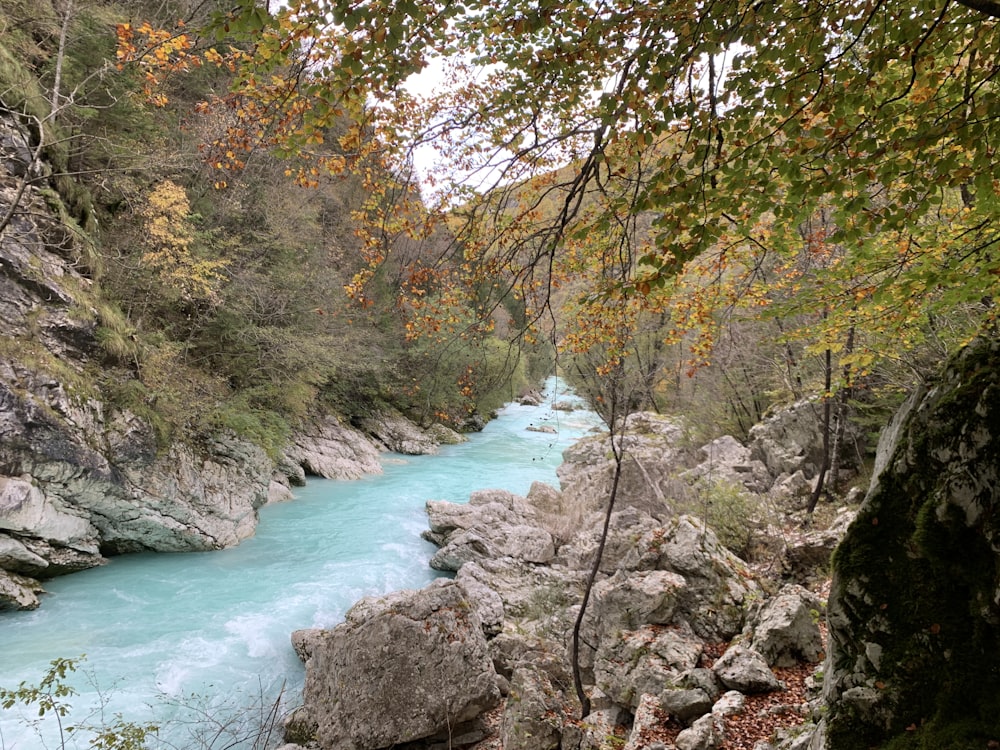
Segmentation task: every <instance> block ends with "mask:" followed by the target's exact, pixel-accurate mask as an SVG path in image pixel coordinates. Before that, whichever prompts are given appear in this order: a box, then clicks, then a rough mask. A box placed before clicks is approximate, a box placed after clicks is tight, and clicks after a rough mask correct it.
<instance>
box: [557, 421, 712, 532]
mask: <svg viewBox="0 0 1000 750" xmlns="http://www.w3.org/2000/svg"><path fill="white" fill-rule="evenodd" d="M608 439H609V438H608V435H607V434H603V435H596V436H593V437H587V438H584V439H582V440H579V441H577V442H576V443H575V444H574V445H573V446H571V447H570V448H568V449H567V450H566V451H564V452H563V463H562V465H561V466H560V467H559V468H558V470H557V474H558V476H559V484H560V487H561V488H562V491H563V492H564V493H567V494H570V495H572V496H573V498H574V501H575V502H576V503H577V504H578V505H579V506H580V507H582V508H587V509H589V510H603V508H604V504H605V503H606V502H607V498H608V494H609V492H610V489H611V483H612V481H613V478H614V473H615V462H614V460H613V458H612V451H611V449H610V446H609V444H608ZM620 439H621V447H622V449H623V450H624V452H625V460H624V461H623V463H622V471H621V476H620V478H619V482H618V501H617V505H618V507H619V508H621V509H624V508H625V507H627V506H635V507H637V508H639V509H641V510H644V511H646V512H647V513H649V514H650V515H653V516H655V517H657V518H666V517H667V516H669V515H670V514H671V513H672V512H673V507H672V502H671V500H672V497H673V496H674V495H675V494H676V493H675V492H674V489H675V488H676V487H677V484H678V482H679V480H678V479H677V474H678V473H679V472H681V471H683V470H684V469H688V468H690V467H691V466H693V465H694V464H696V463H697V460H696V454H695V452H694V451H692V450H690V449H689V448H688V447H687V446H686V444H685V440H684V428H683V425H682V424H681V422H679V421H678V420H677V419H675V418H672V417H666V416H663V415H659V414H651V413H647V412H639V413H636V414H631V415H629V417H628V419H627V420H626V422H625V425H624V427H623V429H622V430H621V438H620Z"/></svg>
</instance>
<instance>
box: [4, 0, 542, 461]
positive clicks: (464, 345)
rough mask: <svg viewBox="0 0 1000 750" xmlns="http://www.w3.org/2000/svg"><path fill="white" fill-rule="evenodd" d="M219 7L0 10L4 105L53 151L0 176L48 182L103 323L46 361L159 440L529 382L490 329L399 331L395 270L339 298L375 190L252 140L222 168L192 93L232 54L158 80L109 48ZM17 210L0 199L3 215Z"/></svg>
mask: <svg viewBox="0 0 1000 750" xmlns="http://www.w3.org/2000/svg"><path fill="white" fill-rule="evenodd" d="M220 7H221V6H220ZM214 10H215V8H214V7H213V6H212V4H211V3H207V4H206V3H199V4H195V3H191V4H188V3H184V2H181V3H144V2H121V3H105V2H89V1H87V0H80V1H78V2H58V1H57V2H50V1H49V0H42V2H37V3H36V2H32V3H28V2H11V3H4V5H3V8H2V9H0V28H2V30H3V33H2V37H0V105H2V107H3V108H4V110H6V112H7V114H8V116H12V117H14V118H15V119H16V120H17V121H19V122H20V123H21V124H22V125H24V126H26V127H27V128H28V129H29V130H30V132H31V134H32V143H31V147H32V148H34V149H35V150H36V151H37V154H33V156H34V155H37V156H38V157H39V158H40V159H42V160H44V162H45V163H47V164H48V165H50V169H51V171H50V172H46V173H44V174H28V175H24V176H23V177H22V179H21V180H18V181H14V182H12V183H11V184H10V185H8V186H7V188H6V189H8V190H10V191H11V193H12V194H14V192H15V191H17V190H18V189H21V190H23V189H24V184H27V185H30V186H31V187H33V188H42V189H44V190H48V191H50V195H51V203H52V205H53V206H56V207H58V210H59V211H60V212H61V214H62V223H63V225H64V227H65V231H66V236H67V239H66V242H69V243H72V252H73V253H75V254H76V259H75V263H74V265H75V268H76V269H77V270H79V271H80V273H81V274H82V275H83V276H84V277H85V278H86V279H88V280H89V281H91V282H93V283H91V284H86V285H85V289H84V290H81V293H82V294H83V296H82V297H80V299H81V300H84V303H83V304H82V305H81V308H82V309H80V310H79V311H78V313H77V314H78V315H81V316H84V317H92V318H94V319H95V320H96V323H97V324H98V328H97V337H98V340H99V342H100V345H101V352H100V355H99V357H98V361H96V362H89V363H87V365H86V366H85V367H83V369H81V368H80V367H78V366H76V365H74V366H73V367H71V368H67V366H66V365H65V363H63V364H62V365H60V363H59V362H57V361H55V360H54V359H51V358H49V361H48V364H47V367H48V369H49V371H50V373H51V374H53V375H55V376H57V377H59V376H63V375H65V377H61V379H62V380H68V381H69V383H70V384H75V385H76V387H77V388H78V395H79V396H80V397H85V396H88V395H96V394H100V397H101V398H103V399H106V400H109V401H110V402H111V403H113V404H116V405H118V406H120V407H124V408H128V409H129V410H131V411H134V412H136V413H139V414H141V415H142V416H144V417H146V418H147V419H149V420H151V421H152V422H153V423H154V424H155V425H156V428H157V432H158V434H159V439H160V441H161V445H164V446H165V445H167V444H169V442H170V441H172V440H178V439H192V438H197V436H199V435H205V434H211V433H213V432H216V431H219V430H229V431H233V432H235V433H236V434H238V435H240V436H243V437H247V438H249V439H251V440H253V441H255V442H257V443H258V444H260V445H262V446H263V447H265V448H267V449H268V450H272V451H279V450H280V448H281V446H282V444H283V441H284V440H286V439H287V436H288V432H289V429H290V427H292V426H294V425H295V424H296V423H297V422H298V421H299V420H300V419H302V418H303V417H304V416H306V415H307V414H310V413H319V412H329V413H336V414H341V415H343V416H344V417H345V418H349V419H355V420H357V419H360V418H363V417H364V416H365V415H366V414H368V413H370V412H372V411H376V410H378V409H379V408H381V407H384V406H386V405H392V406H395V407H398V408H401V409H403V410H404V411H406V412H408V413H409V414H411V415H412V416H413V417H415V418H416V419H417V420H418V421H420V420H423V421H428V422H429V421H441V420H443V421H446V422H449V423H451V424H453V425H454V426H457V427H463V426H464V425H465V424H466V420H467V419H468V418H469V417H470V416H471V415H473V414H476V413H482V414H488V413H489V411H490V410H491V409H494V408H496V407H497V406H499V405H500V404H501V403H503V402H504V401H505V400H507V399H509V398H510V397H511V396H512V395H513V394H514V393H515V392H516V390H517V389H520V388H523V387H524V386H525V384H526V383H527V374H528V371H527V368H526V364H525V362H524V361H523V360H522V361H517V359H516V358H514V357H511V356H510V354H509V351H508V348H507V346H506V343H505V342H504V341H501V340H500V339H497V338H495V337H493V336H490V335H486V334H482V333H479V334H475V335H467V336H464V337H462V338H458V337H453V338H449V339H448V340H445V339H444V338H443V337H442V338H441V339H440V340H430V339H423V340H420V341H419V342H415V341H412V340H410V339H411V338H412V337H408V336H407V327H406V326H407V322H408V313H407V311H406V310H404V309H402V308H400V307H398V306H397V305H396V304H395V300H394V293H393V286H394V284H395V283H396V280H395V279H394V278H393V272H392V271H391V269H386V271H385V272H384V278H383V280H382V281H381V282H380V283H381V286H382V288H383V290H384V291H383V292H382V293H381V295H377V294H376V295H375V296H373V297H371V298H370V299H369V300H368V304H358V303H356V302H353V301H352V300H350V299H349V298H348V296H347V294H346V293H345V291H344V287H345V285H346V284H347V283H349V282H350V280H351V279H352V277H353V276H354V274H355V273H356V272H357V271H358V270H359V268H360V266H361V264H362V262H363V261H362V259H361V254H360V252H359V250H360V244H361V239H359V238H358V236H357V231H356V230H357V228H358V223H359V222H358V216H359V215H360V214H361V213H363V212H364V211H366V210H369V209H370V208H371V202H372V200H378V198H373V196H372V192H371V191H370V190H369V189H368V188H367V187H366V185H365V184H364V180H363V179H362V177H360V176H358V175H354V174H350V173H345V174H342V175H336V176H332V175H329V174H327V175H326V176H325V177H319V178H318V179H315V180H312V181H310V184H309V185H303V184H301V180H299V181H297V180H296V179H295V178H296V175H295V174H290V172H291V171H292V170H291V169H290V168H289V164H288V162H287V161H284V160H282V159H281V158H280V156H279V155H276V154H275V153H273V152H269V151H268V149H266V148H264V147H260V148H254V149H252V150H251V151H250V152H247V153H245V154H241V157H242V159H241V163H240V165H239V169H234V170H233V171H232V173H231V174H230V175H229V177H228V179H227V180H225V185H223V184H222V183H221V181H220V180H219V178H218V175H217V174H215V170H214V169H213V168H212V165H211V163H210V162H209V158H208V157H209V156H210V151H211V143H212V142H213V140H216V139H218V138H219V137H221V136H222V135H224V134H225V132H226V130H227V128H230V127H231V126H232V122H230V121H227V119H226V113H225V112H220V111H218V110H212V111H208V110H203V109H201V108H200V106H199V104H200V103H203V102H207V101H211V100H212V99H213V97H215V96H217V95H218V94H219V93H221V92H225V91H226V89H227V87H228V86H229V84H230V79H231V77H232V74H231V73H230V72H229V71H228V70H227V69H225V68H217V67H214V66H200V67H197V68H192V69H190V70H187V71H184V72H183V74H180V73H178V74H177V75H174V76H171V77H170V78H169V80H164V81H162V83H163V85H164V89H165V91H166V95H164V94H161V95H160V97H161V98H154V97H150V96H148V95H147V92H146V91H145V90H144V87H145V86H147V85H148V83H149V82H148V80H145V79H144V78H143V75H142V71H141V70H139V69H138V68H136V67H134V66H133V67H121V66H119V65H118V64H117V58H116V56H117V50H118V43H119V39H118V37H117V36H116V29H120V28H121V25H122V24H127V23H128V22H129V21H131V20H133V19H136V20H137V19H144V20H146V21H151V22H153V23H160V24H170V25H173V24H174V23H176V22H177V21H178V20H179V19H186V21H187V23H189V24H190V25H192V27H193V26H196V25H197V24H198V23H203V22H205V21H206V19H207V18H208V15H209V14H210V13H211V12H212V11H214ZM261 127H266V126H265V125H262V126H261ZM346 131H347V125H346V123H345V122H343V121H340V120H333V121H331V122H330V124H329V126H328V127H327V128H326V130H325V138H324V142H323V144H322V145H321V147H320V148H321V150H322V153H324V154H325V155H326V156H327V157H335V156H337V155H339V154H340V153H341V152H342V151H343V148H342V146H341V145H340V142H339V139H340V137H341V136H343V135H344V134H345V132H346ZM385 200H390V198H385ZM23 208H24V207H23V205H22V206H19V204H18V201H16V200H15V201H14V202H12V203H10V204H9V205H7V204H6V203H5V208H4V210H5V212H6V213H7V214H8V215H7V216H5V217H0V218H2V219H3V220H4V224H5V225H7V224H9V223H10V220H11V218H12V217H13V218H16V217H17V213H18V211H19V210H23ZM397 243H398V245H399V248H400V249H402V248H403V246H404V245H405V244H406V241H405V240H404V239H402V238H401V239H398V240H397ZM373 288H374V285H373ZM13 338H14V340H12V341H11V342H9V343H8V344H6V347H7V348H8V349H11V350H12V351H11V352H10V353H11V354H12V355H13V356H14V358H15V359H16V358H17V357H22V358H31V356H32V351H33V350H34V352H35V355H37V356H36V357H35V359H38V358H39V357H42V352H41V351H40V349H39V347H38V345H37V342H35V341H32V338H31V336H30V335H28V336H15V337H13ZM60 367H62V369H63V370H66V369H75V370H77V372H75V373H74V376H73V377H72V378H69V377H68V374H67V373H63V372H61V371H60V372H53V370H57V369H59V368H60ZM542 367H544V365H542ZM535 374H537V373H535Z"/></svg>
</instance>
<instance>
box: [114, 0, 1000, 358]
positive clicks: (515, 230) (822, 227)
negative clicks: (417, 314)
mask: <svg viewBox="0 0 1000 750" xmlns="http://www.w3.org/2000/svg"><path fill="white" fill-rule="evenodd" d="M998 17H1000V5H998V4H996V3H993V2H974V1H972V0H969V1H968V2H953V1H950V0H946V2H908V3H901V2H887V1H884V0H883V1H879V0H853V1H847V2H837V3H805V4H803V3H800V2H791V1H787V2H739V1H737V2H718V1H716V0H681V1H678V2H661V3H656V4H644V3H633V2H624V1H623V0H610V1H609V0H535V1H534V2H524V1H523V0H500V1H499V2H495V1H494V0H490V2H485V1H484V0H467V1H466V2H461V3H456V2H452V1H451V0H399V1H390V0H351V1H350V2H348V1H347V0H291V1H290V2H288V3H283V4H281V5H280V6H273V7H270V8H268V7H264V6H261V5H260V4H259V3H257V2H255V1H254V0H242V1H241V2H239V3H237V4H236V5H235V6H233V8H232V10H231V11H229V12H228V13H225V14H223V13H218V14H216V15H215V16H213V17H212V18H211V20H210V21H209V22H208V23H207V24H206V25H204V26H203V28H202V32H203V39H204V38H206V37H205V36H204V35H206V34H207V38H208V40H209V41H212V39H213V38H214V39H215V40H216V41H218V42H219V44H218V46H217V47H212V48H211V49H208V50H203V51H202V52H201V53H200V54H201V55H202V56H203V59H204V61H206V62H209V63H214V64H216V65H220V66H221V65H227V66H229V68H230V69H231V70H233V71H234V72H235V73H236V78H235V83H234V85H233V87H232V88H231V90H230V91H229V92H228V93H227V94H225V95H224V96H221V97H220V98H219V100H218V101H217V102H216V103H215V106H221V107H225V108H227V109H226V111H227V112H228V117H229V118H230V119H231V121H232V122H233V123H234V124H235V125H240V127H239V128H236V130H233V128H232V127H231V128H230V129H229V131H227V133H226V135H225V136H224V137H222V138H220V139H219V140H217V141H216V142H215V144H214V148H215V149H216V151H215V152H213V153H216V152H218V153H219V154H221V156H219V157H213V162H212V163H213V165H214V167H216V168H217V169H218V170H220V171H225V170H227V169H230V168H233V167H234V166H236V167H238V166H240V164H241V163H242V157H241V153H249V152H250V151H252V149H253V148H254V147H256V145H259V144H261V143H266V144H267V145H271V146H277V147H278V148H279V150H282V151H283V152H284V153H286V154H288V155H290V156H292V157H294V158H297V159H298V160H299V162H298V164H297V165H296V166H294V167H290V168H289V171H290V172H291V173H293V174H297V175H298V176H299V177H300V180H301V181H303V182H304V183H306V184H308V183H309V182H310V180H313V179H315V177H316V175H318V174H320V173H325V172H329V171H333V172H338V171H341V170H344V169H347V168H350V167H352V166H353V167H354V168H358V169H360V171H361V172H362V173H363V174H366V175H368V177H369V178H371V179H370V180H369V182H368V183H367V185H368V187H369V188H371V189H372V190H373V195H374V198H373V199H372V200H371V201H370V202H369V206H368V208H367V218H368V227H369V230H368V233H367V235H366V244H365V248H366V250H365V252H366V257H367V259H368V261H369V262H370V264H371V267H370V268H369V270H368V271H367V272H363V273H362V274H360V275H359V276H358V277H357V278H356V279H355V282H354V284H353V285H352V290H353V291H354V292H355V294H356V295H357V296H358V297H363V295H364V284H365V283H366V282H368V281H369V280H370V279H371V278H372V277H373V276H374V274H375V271H374V269H375V268H376V267H379V266H381V265H383V264H384V263H386V262H387V260H388V256H389V255H390V254H391V252H392V249H391V248H392V246H391V243H389V242H388V241H387V238H390V237H396V236H398V235H399V234H409V235H410V236H412V237H415V238H421V237H426V236H428V235H429V234H430V230H429V229H428V225H429V224H433V223H434V222H446V226H447V229H448V231H449V232H450V233H451V236H452V237H453V242H452V243H450V244H449V245H448V247H447V248H446V249H442V245H441V243H438V244H437V246H436V248H435V250H434V251H433V252H427V253H424V254H422V255H420V254H418V255H417V256H412V255H411V257H410V258H409V259H408V261H407V264H406V265H407V267H408V269H409V271H408V273H409V276H408V277H407V278H406V279H405V283H403V284H402V285H401V288H402V289H403V291H404V293H406V294H407V295H408V304H410V305H412V306H413V307H414V309H422V310H424V311H425V313H426V311H427V310H428V309H433V308H428V307H427V305H428V300H430V299H431V298H432V297H433V298H435V299H437V300H438V304H440V305H441V306H442V307H443V308H447V307H448V306H449V305H451V304H453V302H454V300H453V299H452V298H451V297H450V296H449V295H453V294H455V292H454V290H455V289H458V288H459V287H463V288H464V289H465V291H464V292H463V294H465V295H466V297H465V301H466V302H470V301H471V302H472V303H474V307H475V308H476V309H478V310H479V311H480V313H481V314H482V315H483V316H484V317H489V316H491V315H493V316H494V317H495V312H496V310H497V309H498V307H499V305H500V304H501V302H502V301H503V300H508V301H509V300H510V299H512V298H513V299H516V300H518V301H519V303H520V304H521V305H522V307H523V308H524V309H523V310H522V311H521V312H522V315H521V317H520V320H522V321H529V322H530V321H532V320H538V319H540V318H541V317H542V316H543V315H544V313H545V312H546V311H547V310H549V309H550V308H551V306H552V302H553V299H554V298H556V299H570V298H571V299H572V300H573V309H574V310H575V311H576V313H578V315H577V317H576V320H577V324H576V327H575V329H572V330H567V331H565V332H564V333H563V334H562V335H563V341H564V343H565V344H566V345H567V346H569V347H570V348H575V349H576V350H578V351H588V352H590V351H593V348H594V346H595V343H596V342H599V341H601V342H604V345H605V347H606V349H607V353H608V357H607V362H609V363H611V364H612V365H613V364H614V363H615V362H617V361H619V359H620V356H621V355H622V354H623V353H624V352H625V350H627V349H630V348H632V349H634V348H635V341H636V335H637V331H638V330H639V329H640V328H641V327H642V324H641V317H642V316H643V315H647V316H648V315H650V314H652V315H654V316H657V320H660V321H661V322H665V323H664V326H663V330H664V331H666V332H667V336H668V339H671V338H672V339H674V340H680V339H681V338H683V337H685V336H687V340H688V341H689V343H690V344H691V346H692V351H693V359H694V360H695V361H699V360H703V359H706V358H707V357H709V356H710V354H711V349H712V347H713V344H714V328H715V326H717V325H718V311H719V310H720V309H729V310H732V309H736V308H742V309H745V310H750V311H755V314H756V313H759V312H763V313H765V314H767V313H768V311H771V314H773V315H775V316H777V317H779V318H782V319H789V320H790V319H791V318H792V317H793V316H796V315H799V316H802V317H800V318H799V319H798V322H797V323H795V325H794V326H792V327H793V328H796V330H797V332H798V333H799V335H802V336H806V337H808V339H809V340H810V341H811V342H812V345H813V346H814V347H818V348H819V349H824V348H825V349H826V350H827V351H833V352H834V354H839V364H840V365H842V366H844V367H846V368H848V369H855V370H861V371H863V370H864V368H865V367H866V366H867V365H868V364H869V363H870V362H871V361H872V359H873V358H874V357H876V356H877V355H878V354H879V353H883V352H884V351H885V349H886V348H888V349H891V350H900V349H905V348H906V347H908V346H911V345H913V344H914V343H915V342H917V341H918V340H919V339H921V338H922V337H926V336H928V335H936V333H935V325H936V321H937V319H938V317H939V316H940V315H941V314H942V312H943V311H952V310H955V309H961V310H964V311H965V315H966V318H967V321H971V325H970V326H966V327H965V328H963V329H962V331H961V332H960V333H958V334H956V335H957V336H958V337H959V338H961V337H962V336H968V335H970V334H971V333H972V332H974V330H975V329H976V328H977V327H981V326H983V325H992V323H993V320H994V316H995V306H994V298H995V296H996V291H997V282H998V278H1000V255H998V252H997V243H998V240H1000V226H998V221H1000V203H998V195H1000V166H998V162H997V153H996V151H997V142H998V140H997V135H998V133H997V129H998V122H1000V100H998V86H997V80H996V77H997V74H998V72H1000V62H998V61H1000V30H998V21H997V18H998ZM120 37H121V38H122V39H123V40H124V41H125V42H126V44H125V45H123V47H124V52H120V54H122V55H123V58H124V59H128V60H133V61H138V62H139V63H141V64H144V65H146V66H147V67H148V68H149V69H150V70H151V71H152V70H154V69H162V67H163V63H164V61H165V60H170V61H173V64H181V65H186V64H187V63H186V61H185V58H186V57H190V55H193V54H194V52H193V51H189V48H188V46H187V43H186V40H187V37H186V36H185V37H184V39H185V43H184V44H180V45H179V44H178V42H177V39H178V37H177V35H176V34H175V35H174V36H172V37H170V39H171V41H169V42H168V41H167V40H166V37H160V38H157V37H155V36H154V35H152V34H151V33H146V35H145V36H144V37H143V35H142V34H136V32H135V30H132V29H126V30H124V31H123V32H120ZM140 37H141V39H140ZM234 39H235V40H236V43H235V44H234V43H233V40H234ZM140 41H141V43H139V42H140ZM223 41H225V44H226V45H228V46H223V44H222V42H223ZM195 46H196V45H192V46H191V48H190V50H194V49H195ZM178 53H179V54H178ZM432 62H434V63H435V64H441V65H442V67H443V68H444V70H445V71H446V75H447V82H446V83H442V84H441V85H440V86H439V88H438V90H437V92H436V93H434V94H433V95H429V96H418V95H415V94H412V93H411V91H410V89H408V88H407V85H406V82H407V80H408V79H409V78H410V76H411V75H412V74H414V73H417V72H419V71H421V70H422V69H424V68H425V67H426V66H427V65H429V64H431V63H432ZM150 76H151V77H153V78H154V79H155V74H154V73H152V72H151V73H150ZM206 106H209V105H206ZM345 113H346V114H349V115H351V116H353V118H354V121H355V126H354V128H352V129H351V130H350V131H349V132H348V133H346V134H345V135H343V136H342V137H341V138H340V145H341V147H342V148H341V151H340V152H339V153H338V154H336V155H334V156H330V155H327V156H324V157H318V156H315V155H314V149H313V148H312V147H313V145H314V144H316V143H319V142H321V140H322V137H323V132H324V128H327V127H328V126H329V124H330V121H331V118H332V117H334V116H339V115H341V114H345ZM427 144H432V145H433V147H434V152H433V153H434V156H433V159H434V165H433V167H432V168H429V169H425V170H424V171H423V172H422V173H421V174H420V177H419V180H420V187H421V189H422V191H423V198H424V203H422V204H421V203H420V202H419V201H413V200H399V196H400V195H404V196H410V197H411V198H412V196H413V194H414V192H415V191H414V181H415V180H416V179H417V178H415V177H414V176H413V172H412V166H413V163H414V162H413V159H414V155H415V154H418V153H420V151H419V149H421V148H422V147H425V146H426V145H427ZM373 160H377V162H378V163H379V164H380V165H381V167H382V168H383V171H380V172H378V175H381V177H373V176H372V175H373V174H374V173H373V172H372V171H371V166H370V165H371V164H372V163H373ZM366 165H367V166H366ZM386 167H387V169H385V168H386ZM386 174H390V175H393V176H394V178H395V180H394V181H389V182H391V183H392V184H391V185H387V184H386V180H385V179H384V176H385V175H386ZM390 191H392V192H393V193H394V195H395V199H393V200H386V199H385V198H386V196H387V194H388V193H389V192H390ZM380 196H381V198H380ZM397 245H398V243H397ZM435 295H437V296H436V297H435ZM428 315H429V313H426V314H425V315H424V318H425V319H426V318H427V317H428ZM430 317H433V315H431V316H430ZM859 328H860V329H863V330H865V331H866V332H867V333H868V336H867V338H865V339H864V341H863V342H861V341H859V339H858V338H856V337H855V335H854V333H855V331H856V330H858V329H859ZM845 342H849V343H845ZM605 366H607V363H606V364H605Z"/></svg>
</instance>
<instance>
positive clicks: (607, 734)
mask: <svg viewBox="0 0 1000 750" xmlns="http://www.w3.org/2000/svg"><path fill="white" fill-rule="evenodd" d="M624 722H625V711H624V710H623V709H621V708H618V707H617V706H612V707H609V708H601V709H597V710H594V711H592V712H591V713H590V714H588V715H587V716H585V717H584V719H583V737H582V739H581V741H580V750H615V749H616V748H618V747H620V746H621V740H620V739H619V737H618V735H617V734H616V732H617V731H618V729H619V727H621V726H622V725H623V724H624Z"/></svg>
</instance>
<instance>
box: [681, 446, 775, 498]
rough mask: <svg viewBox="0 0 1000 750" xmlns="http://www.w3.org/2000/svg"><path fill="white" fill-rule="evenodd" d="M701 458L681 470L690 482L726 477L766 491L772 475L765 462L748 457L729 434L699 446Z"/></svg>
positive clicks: (724, 479)
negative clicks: (691, 465) (693, 464)
mask: <svg viewBox="0 0 1000 750" xmlns="http://www.w3.org/2000/svg"><path fill="white" fill-rule="evenodd" d="M700 453H701V457H702V459H703V460H702V462H701V463H699V464H697V465H696V466H694V467H692V468H690V469H688V470H687V471H684V472H682V473H681V475H680V476H681V478H682V479H684V480H685V481H688V482H690V483H692V484H693V483H695V482H697V481H699V480H701V481H719V480H722V481H726V482H730V483H732V484H735V485H738V486H741V487H745V488H746V489H748V490H751V491H753V492H766V491H767V490H768V489H769V488H770V486H771V481H772V477H771V475H770V472H769V471H768V469H767V466H766V465H765V464H764V463H763V462H762V461H760V460H755V459H753V458H751V451H750V449H749V448H748V447H746V446H745V445H743V444H742V443H741V442H740V441H739V440H737V439H736V438H734V437H733V436H732V435H722V436H721V437H718V438H716V439H715V440H712V441H711V442H709V443H706V444H705V445H703V446H702V447H701V448H700Z"/></svg>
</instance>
